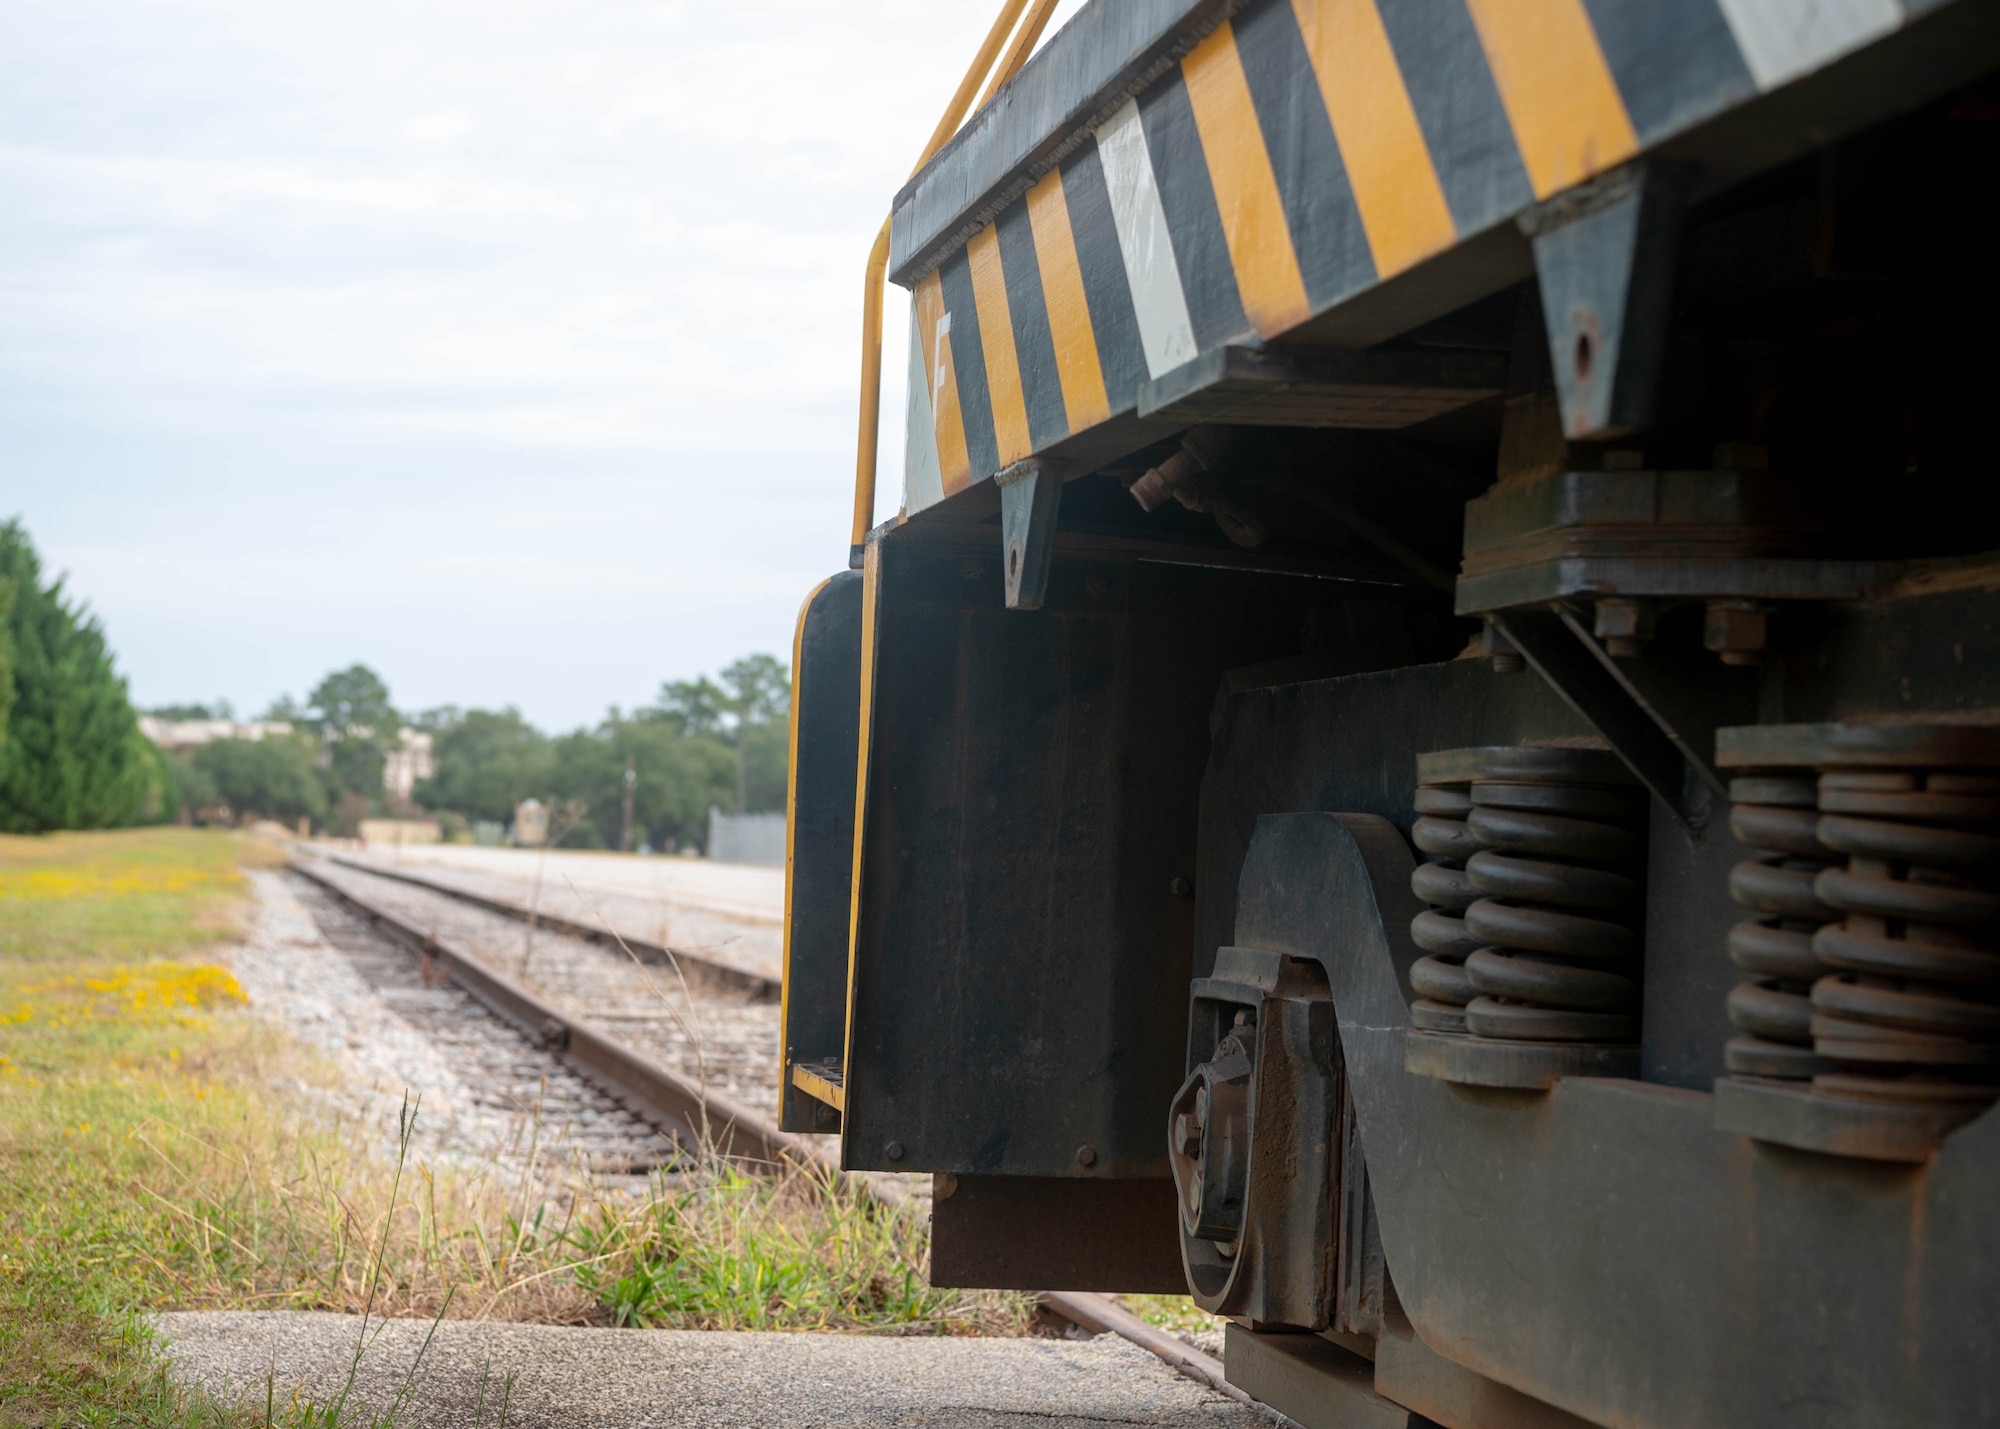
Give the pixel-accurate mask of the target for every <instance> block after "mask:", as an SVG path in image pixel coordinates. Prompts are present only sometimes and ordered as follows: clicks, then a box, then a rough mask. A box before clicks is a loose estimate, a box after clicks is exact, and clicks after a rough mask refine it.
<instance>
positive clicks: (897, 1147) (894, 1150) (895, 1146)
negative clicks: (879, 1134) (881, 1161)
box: [882, 1141, 903, 1161]
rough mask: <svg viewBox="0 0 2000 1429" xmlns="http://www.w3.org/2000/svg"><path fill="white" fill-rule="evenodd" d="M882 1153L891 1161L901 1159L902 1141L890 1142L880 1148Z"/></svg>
mask: <svg viewBox="0 0 2000 1429" xmlns="http://www.w3.org/2000/svg"><path fill="white" fill-rule="evenodd" d="M882 1154H883V1155H885V1156H887V1157H888V1158H889V1159H890V1160H891V1161H901V1160H902V1159H903V1143H902V1142H900V1141H892V1142H890V1143H889V1144H888V1145H887V1146H885V1147H883V1148H882Z"/></svg>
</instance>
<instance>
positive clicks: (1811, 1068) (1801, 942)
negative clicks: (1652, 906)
mask: <svg viewBox="0 0 2000 1429" xmlns="http://www.w3.org/2000/svg"><path fill="white" fill-rule="evenodd" d="M1729 797H1730V799H1731V800H1732V801H1733V807H1732V808H1731V810H1730V814H1729V829H1730V832H1731V833H1733V834H1735V835H1736V838H1737V841H1738V842H1739V843H1742V844H1744V845H1746V846H1748V847H1750V848H1752V849H1755V850H1757V851H1758V853H1759V854H1760V855H1761V857H1758V858H1752V859H1746V860H1744V861H1743V862H1742V863H1739V864H1737V865H1736V867H1735V868H1734V869H1732V870H1731V871H1730V874H1729V896H1730V897H1731V898H1733V899H1735V900H1736V902H1737V903H1739V904H1741V905H1742V906H1743V907H1745V908H1748V909H1750V910H1752V911H1753V912H1754V913H1755V914H1756V915H1757V916H1755V917H1752V918H1746V919H1744V920H1743V921H1742V922H1740V923H1738V924H1737V925H1736V926H1735V927H1733V928H1731V929H1730V930H1729V958H1730V961H1731V962H1733V963H1735V964H1736V966H1738V967H1739V968H1742V969H1743V970H1744V971H1745V972H1747V973H1749V974H1751V977H1750V978H1749V979H1748V980H1747V981H1744V982H1740V983H1738V984H1737V985H1736V986H1735V987H1734V988H1733V989H1731V990H1730V994H1729V1001H1728V1012H1729V1021H1730V1023H1731V1024H1732V1025H1733V1026H1734V1027H1735V1028H1736V1029H1737V1033H1738V1035H1737V1036H1734V1037H1732V1038H1730V1039H1729V1044H1728V1046H1727V1047H1726V1048H1724V1050H1723V1059H1724V1062H1725V1064H1726V1065H1727V1066H1728V1068H1729V1070H1730V1071H1732V1072H1736V1073H1740V1074H1743V1075H1746V1076H1758V1077H1780V1078H1787V1079H1791V1080H1802V1079H1806V1078H1810V1077H1812V1076H1813V1075H1815V1074H1816V1073H1819V1072H1826V1071H1831V1070H1833V1068H1832V1065H1831V1064H1830V1063H1828V1062H1827V1061H1825V1060H1824V1059H1823V1058H1821V1057H1819V1056H1818V1055H1816V1054H1815V1053H1814V1051H1813V1038H1812V1002H1811V999H1810V997H1809V993H1810V991H1811V989H1812V985H1813V983H1814V982H1815V981H1816V980H1817V979H1818V978H1819V977H1820V975H1821V974H1822V973H1824V972H1826V971H1827V968H1826V965H1825V964H1824V963H1822V962H1820V960H1819V959H1818V957H1817V956H1815V955H1814V953H1813V950H1812V935H1813V933H1814V931H1815V930H1817V929H1818V928H1819V927H1820V926H1821V925H1822V924H1825V923H1828V922H1831V921H1832V920H1833V919H1835V918H1837V917H1839V916H1840V915H1839V913H1837V912H1836V911H1835V910H1834V909H1832V908H1829V907H1827V906H1826V905H1825V904H1824V903H1822V902H1820V900H1819V895H1817V894H1816V893H1814V892H1813V880H1814V878H1815V877H1816V876H1817V875H1818V874H1819V872H1820V871H1821V870H1822V869H1824V868H1826V867H1827V866H1828V865H1829V864H1831V863H1833V862H1834V861H1835V860H1836V858H1837V855H1836V854H1835V853H1834V852H1833V851H1832V850H1831V849H1829V848H1827V847H1826V845H1824V844H1822V843H1821V842H1820V841H1819V782H1818V780H1817V779H1816V778H1815V777H1814V776H1813V775H1811V774H1798V773H1775V772H1774V773H1761V774H1748V775H1743V776H1740V777H1738V778H1735V779H1732V780H1731V781H1730V783H1729Z"/></svg>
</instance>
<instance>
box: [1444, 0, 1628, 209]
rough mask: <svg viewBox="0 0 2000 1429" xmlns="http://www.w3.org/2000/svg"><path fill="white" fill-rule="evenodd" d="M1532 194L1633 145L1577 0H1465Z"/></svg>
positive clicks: (1615, 160)
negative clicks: (1498, 88) (1498, 89)
mask: <svg viewBox="0 0 2000 1429" xmlns="http://www.w3.org/2000/svg"><path fill="white" fill-rule="evenodd" d="M1466 5H1467V8H1469V9H1470V10H1471V11H1472V23H1473V24H1474V25H1475V26H1476V27H1478V30H1479V43H1480V46H1481V47H1482V48H1483V49H1484V50H1485V51H1486V63H1487V64H1488V65H1489V66H1491V67H1492V70H1493V79H1494V82H1495V83H1496V84H1497V85H1499V87H1500V102H1501V103H1502V104H1503V105H1505V106H1506V108H1507V121H1508V123H1510V124H1512V125H1513V126H1514V142H1515V143H1516V144H1518V145H1519V146H1520V149H1521V162H1522V163H1524V164H1525V165H1527V168H1528V181H1529V182H1530V183H1532V184H1533V185H1534V186H1535V196H1536V197H1537V198H1547V197H1548V196H1549V195H1550V194H1553V193H1559V192H1561V191H1562V190H1563V189H1566V188H1569V187H1570V186H1571V185H1572V184H1579V183H1582V182H1583V181H1584V180H1585V179H1587V178H1589V177H1590V176H1591V175H1592V174H1600V173H1602V172H1604V170H1606V169H1608V168H1611V167H1612V166H1614V165H1616V164H1620V163H1623V162H1624V161H1625V160H1626V159H1628V158H1630V157H1631V156H1632V155H1633V154H1635V153H1637V152H1638V150H1639V136H1638V135H1637V134H1635V133H1633V132H1632V119H1631V116H1630V115H1628V114H1626V112H1625V101H1624V99H1623V98H1622V97H1621V96H1620V95H1619V93H1618V84H1617V82H1616V81H1615V80H1613V79H1612V77H1611V69H1610V67H1609V66H1608V65H1606V64H1605V62H1604V51H1603V50H1601V49H1600V48H1598V44H1597V32H1596V31H1595V30H1593V29H1591V27H1590V17H1589V16H1588V15H1586V14H1585V13H1584V10H1583V0H1466Z"/></svg>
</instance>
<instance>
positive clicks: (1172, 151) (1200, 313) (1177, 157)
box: [1139, 66, 1253, 352]
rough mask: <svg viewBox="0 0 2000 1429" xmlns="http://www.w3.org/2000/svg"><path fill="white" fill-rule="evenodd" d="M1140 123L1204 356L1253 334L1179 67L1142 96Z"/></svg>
mask: <svg viewBox="0 0 2000 1429" xmlns="http://www.w3.org/2000/svg"><path fill="white" fill-rule="evenodd" d="M1139 119H1140V121H1141V123H1143V124H1144V125H1145V128H1146V147H1147V149H1149V150H1150V151H1151V152H1152V157H1153V182H1154V184H1155V185H1156V186H1157V187H1158V188H1159V191H1160V207H1161V208H1162V209H1164V210H1165V211H1166V215H1167V236H1168V237H1169V238H1171V239H1172V240H1173V243H1174V261H1175V264H1176V265H1177V266H1178V267H1179V268H1180V270H1181V292H1182V294H1183V295H1184V296H1185V297H1186V298H1187V306H1188V321H1189V322H1190V323H1191V324H1192V325H1193V327H1194V342H1195V347H1196V348H1198V349H1199V350H1201V351H1203V352H1206V351H1207V350H1208V349H1209V348H1211V347H1216V346H1218V345H1220V344H1222V343H1225V342H1228V341H1230V340H1231V339H1232V338H1240V337H1243V336H1245V335H1247V334H1249V333H1251V332H1252V331H1253V329H1252V328H1251V326H1250V319H1249V318H1248V317H1246V316H1244V313H1243V298H1242V295H1241V294H1240V293H1238V291H1237V288H1236V268H1235V265H1234V264H1232V263H1231V262H1230V261H1229V241H1228V240H1227V239H1226V238H1224V237H1223V236H1222V215H1221V214H1220V213H1219V212H1217V210H1216V207H1215V190H1214V188H1213V187H1211V186H1210V184H1209V182H1208V160H1207V157H1206V156H1205V155H1204V154H1203V153H1202V148H1201V132H1200V131H1199V130H1197V129H1196V128H1195V126H1194V108H1193V106H1192V105H1190V104H1189V103H1188V93H1187V83H1186V82H1185V81H1184V80H1183V79H1182V78H1181V72H1180V68H1179V67H1178V66H1176V67H1175V68H1173V69H1170V70H1168V71H1167V72H1166V73H1165V74H1164V75H1162V76H1160V78H1159V80H1158V82H1157V83H1155V84H1154V85H1153V87H1152V88H1151V89H1149V90H1147V91H1146V92H1145V93H1144V94H1142V95H1141V96H1139Z"/></svg>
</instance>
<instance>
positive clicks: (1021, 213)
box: [994, 199, 1069, 451]
mask: <svg viewBox="0 0 2000 1429" xmlns="http://www.w3.org/2000/svg"><path fill="white" fill-rule="evenodd" d="M994 227H995V229H996V233H995V237H997V238H998V239H999V243H1000V271H1001V273H1002V274H1003V275H1004V276H1005V278H1006V282H1007V311H1008V314H1009V315H1010V316H1011V317H1012V318H1013V321H1014V365H1015V366H1016V367H1018V368H1019V369H1020V372H1021V400H1022V403H1023V404H1024V405H1025V406H1026V407H1027V409H1028V436H1029V438H1030V439H1031V440H1032V441H1033V442H1034V446H1035V450H1037V451H1040V450H1041V449H1042V448H1043V447H1045V446H1047V445H1049V444H1050V443H1051V442H1059V441H1061V440H1062V439H1063V438H1064V437H1066V436H1068V435H1069V414H1068V411H1067V409H1066V408H1064V406H1063V395H1062V379H1061V377H1060V375H1059V374H1058V373H1057V371H1056V347H1055V339H1054V337H1053V336H1052V335H1051V334H1050V332H1049V308H1048V300H1047V299H1046V298H1045V297H1044V296H1043V294H1042V265H1041V261H1040V259H1039V258H1037V257H1036V255H1035V234H1034V229H1033V228H1032V227H1030V226H1029V222H1028V202H1027V200H1026V199H1018V200H1016V201H1015V203H1014V204H1013V206H1012V207H1010V208H1009V209H1007V211H1006V212H1004V213H1002V214H1001V215H1000V221H999V222H998V223H997V224H996V225H994Z"/></svg>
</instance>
